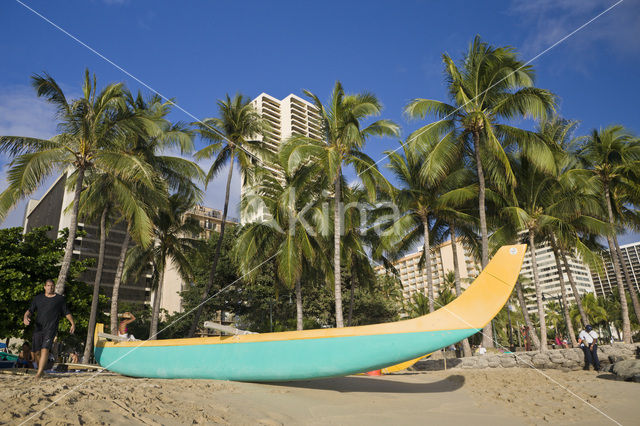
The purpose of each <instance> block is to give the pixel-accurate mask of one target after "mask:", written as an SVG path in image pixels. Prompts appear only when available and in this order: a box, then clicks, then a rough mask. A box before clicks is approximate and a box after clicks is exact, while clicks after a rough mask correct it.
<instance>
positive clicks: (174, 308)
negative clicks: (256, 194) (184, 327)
mask: <svg viewBox="0 0 640 426" xmlns="http://www.w3.org/2000/svg"><path fill="white" fill-rule="evenodd" d="M185 216H186V217H191V218H193V219H196V220H197V221H198V222H199V223H200V226H201V227H202V233H201V234H200V235H192V237H194V238H202V239H206V240H208V239H209V238H211V235H212V234H213V233H214V232H220V225H221V224H222V211H220V210H216V209H213V208H211V207H206V206H199V205H198V206H195V207H193V208H191V209H189V210H188V211H187V212H186V213H185ZM237 222H238V221H237V219H235V218H231V217H229V216H227V220H226V223H227V225H226V227H225V229H226V231H229V230H230V229H229V228H230V227H231V226H234V225H237ZM163 281H164V282H163V285H162V296H161V299H160V308H161V309H166V310H167V312H168V313H169V314H173V313H175V312H182V311H183V306H182V297H181V296H180V292H181V291H183V290H184V289H185V286H186V285H187V283H185V282H184V280H183V279H182V277H181V276H180V274H179V272H178V269H177V267H176V265H175V264H174V263H173V262H172V261H171V260H169V261H168V262H167V265H166V267H165V269H164V280H163Z"/></svg>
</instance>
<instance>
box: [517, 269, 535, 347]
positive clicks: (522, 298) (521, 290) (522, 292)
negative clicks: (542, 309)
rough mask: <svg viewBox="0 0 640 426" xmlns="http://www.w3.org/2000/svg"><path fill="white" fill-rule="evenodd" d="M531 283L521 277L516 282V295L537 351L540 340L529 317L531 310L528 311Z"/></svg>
mask: <svg viewBox="0 0 640 426" xmlns="http://www.w3.org/2000/svg"><path fill="white" fill-rule="evenodd" d="M530 283H531V280H530V279H529V278H527V277H524V276H522V275H520V277H519V278H518V280H517V281H516V285H515V287H516V294H517V296H518V303H519V304H520V310H521V311H522V316H523V319H524V323H525V325H526V326H527V328H528V329H529V336H530V337H531V343H532V344H533V347H534V348H536V349H539V348H540V339H538V335H537V333H536V328H535V326H534V324H533V320H532V318H531V317H530V316H529V310H528V309H527V298H526V297H527V295H528V293H529V288H530V287H527V285H528V284H530Z"/></svg>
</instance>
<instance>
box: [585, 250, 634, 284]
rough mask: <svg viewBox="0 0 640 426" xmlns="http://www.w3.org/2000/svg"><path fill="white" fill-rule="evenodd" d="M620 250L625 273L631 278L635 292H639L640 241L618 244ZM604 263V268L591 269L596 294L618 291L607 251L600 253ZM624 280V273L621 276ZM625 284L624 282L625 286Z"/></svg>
mask: <svg viewBox="0 0 640 426" xmlns="http://www.w3.org/2000/svg"><path fill="white" fill-rule="evenodd" d="M620 251H621V252H622V256H623V258H624V260H625V263H626V267H627V274H628V275H629V278H631V285H633V286H635V289H636V292H640V241H638V242H637V243H631V244H627V245H624V246H620ZM600 256H601V257H602V262H603V264H604V270H601V271H594V270H591V277H592V279H593V284H594V286H595V289H596V294H597V295H598V296H603V295H604V296H606V295H609V294H611V293H615V292H617V291H618V289H617V286H618V281H617V280H616V274H615V272H614V270H613V262H612V261H611V256H610V255H609V252H608V251H606V252H603V253H601V254H600ZM622 279H623V280H624V275H623V276H622ZM626 287H627V285H626V284H625V288H626Z"/></svg>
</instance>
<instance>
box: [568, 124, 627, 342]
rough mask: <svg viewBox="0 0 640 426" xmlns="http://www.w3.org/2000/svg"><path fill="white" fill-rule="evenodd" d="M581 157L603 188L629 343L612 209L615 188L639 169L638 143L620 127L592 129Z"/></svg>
mask: <svg viewBox="0 0 640 426" xmlns="http://www.w3.org/2000/svg"><path fill="white" fill-rule="evenodd" d="M580 155H581V157H582V158H583V159H584V161H585V162H586V163H587V165H588V166H589V168H590V170H591V171H592V173H593V176H594V178H596V179H597V181H598V183H599V184H600V185H601V187H602V196H603V201H604V204H605V206H606V211H607V219H608V221H609V225H610V227H611V229H610V232H609V233H607V241H608V243H609V251H610V253H611V259H612V261H613V268H614V272H615V275H616V281H617V283H618V294H619V297H620V301H621V304H620V305H621V311H622V333H623V338H624V341H625V342H626V343H630V342H631V323H630V320H629V308H628V306H627V303H626V297H625V291H624V281H623V279H622V271H621V263H620V257H621V256H619V255H618V250H617V248H619V245H618V237H617V234H616V232H617V229H618V228H617V223H616V220H615V216H614V211H613V208H614V206H616V205H620V204H619V202H620V200H619V199H617V197H616V196H617V195H618V192H617V191H616V189H618V188H621V187H625V186H629V184H630V182H629V181H628V178H629V176H630V175H631V174H632V173H633V172H634V168H637V167H639V166H640V141H638V139H635V138H634V137H633V136H632V135H631V134H630V133H629V132H627V131H626V130H625V129H624V128H623V127H622V126H618V125H612V126H609V127H606V128H604V129H599V130H593V131H592V132H591V134H590V135H589V137H588V138H587V140H586V143H585V145H584V146H583V148H582V151H581V153H580ZM627 285H628V288H629V290H630V292H631V293H632V298H631V300H632V301H634V307H635V306H636V305H638V303H637V295H636V294H635V290H634V288H633V285H632V284H631V283H630V282H629V283H627ZM634 298H635V300H634ZM636 314H637V315H640V306H638V309H637V311H636Z"/></svg>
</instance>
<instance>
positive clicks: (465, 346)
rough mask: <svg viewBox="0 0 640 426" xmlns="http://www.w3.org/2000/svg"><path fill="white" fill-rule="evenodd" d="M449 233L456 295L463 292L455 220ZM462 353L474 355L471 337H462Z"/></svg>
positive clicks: (451, 223) (450, 226)
mask: <svg viewBox="0 0 640 426" xmlns="http://www.w3.org/2000/svg"><path fill="white" fill-rule="evenodd" d="M449 233H450V234H451V251H452V252H453V275H454V276H455V278H456V297H460V295H461V294H462V285H461V284H460V263H459V262H458V246H457V244H456V228H455V222H453V221H451V222H450V223H449ZM462 355H463V356H472V355H473V353H472V352H471V345H469V339H467V338H464V339H462Z"/></svg>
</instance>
